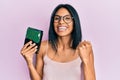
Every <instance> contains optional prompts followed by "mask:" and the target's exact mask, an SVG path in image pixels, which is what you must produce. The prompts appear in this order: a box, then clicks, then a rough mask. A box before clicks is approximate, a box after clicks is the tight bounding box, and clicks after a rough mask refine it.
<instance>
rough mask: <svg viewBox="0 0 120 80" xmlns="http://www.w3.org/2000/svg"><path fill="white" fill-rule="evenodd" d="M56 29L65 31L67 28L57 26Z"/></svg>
mask: <svg viewBox="0 0 120 80" xmlns="http://www.w3.org/2000/svg"><path fill="white" fill-rule="evenodd" d="M57 29H58V31H65V30H66V29H67V27H66V26H59V27H58V28H57Z"/></svg>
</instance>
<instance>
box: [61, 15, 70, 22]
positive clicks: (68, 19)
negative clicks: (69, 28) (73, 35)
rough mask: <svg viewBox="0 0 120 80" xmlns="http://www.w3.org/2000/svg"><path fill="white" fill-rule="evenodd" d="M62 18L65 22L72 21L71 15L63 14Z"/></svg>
mask: <svg viewBox="0 0 120 80" xmlns="http://www.w3.org/2000/svg"><path fill="white" fill-rule="evenodd" d="M63 20H64V21H65V22H66V23H70V22H71V21H72V17H71V16H69V15H67V16H64V17H63Z"/></svg>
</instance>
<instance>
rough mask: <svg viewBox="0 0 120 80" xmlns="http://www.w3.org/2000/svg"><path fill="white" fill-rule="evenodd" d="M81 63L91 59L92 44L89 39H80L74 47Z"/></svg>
mask: <svg viewBox="0 0 120 80" xmlns="http://www.w3.org/2000/svg"><path fill="white" fill-rule="evenodd" d="M76 51H77V53H78V55H79V56H80V58H81V60H82V62H83V63H89V62H91V61H93V50H92V45H91V43H90V42H89V41H85V40H84V41H82V42H80V43H79V45H78V46H77V49H76Z"/></svg>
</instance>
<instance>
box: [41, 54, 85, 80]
mask: <svg viewBox="0 0 120 80" xmlns="http://www.w3.org/2000/svg"><path fill="white" fill-rule="evenodd" d="M43 61H44V68H43V80H83V79H82V70H81V63H82V61H81V59H80V58H79V57H78V58H77V59H75V60H73V61H69V62H64V63H62V62H57V61H54V60H52V59H50V58H49V57H48V56H47V54H46V55H45V56H44V59H43Z"/></svg>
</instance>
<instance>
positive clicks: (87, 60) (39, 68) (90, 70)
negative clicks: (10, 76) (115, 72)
mask: <svg viewBox="0 0 120 80" xmlns="http://www.w3.org/2000/svg"><path fill="white" fill-rule="evenodd" d="M56 15H59V16H65V15H70V13H69V12H68V11H67V10H66V9H65V8H61V9H59V10H58V11H57V13H56ZM59 26H66V27H67V29H66V30H63V31H60V30H59V29H58V27H59ZM54 29H55V32H56V33H57V35H58V51H57V53H56V52H55V51H54V50H53V49H52V46H51V44H49V43H48V49H47V52H49V53H47V54H46V45H47V41H43V42H42V43H41V47H40V50H39V54H37V55H36V65H35V67H34V65H33V54H34V53H35V52H36V51H37V46H36V45H35V44H34V43H33V44H32V41H30V42H28V43H26V44H25V45H24V46H23V48H22V49H21V54H22V56H23V57H24V58H25V60H26V63H27V66H28V69H29V72H30V76H31V79H32V80H42V76H43V73H42V72H43V65H44V62H43V58H44V56H45V55H47V56H48V57H49V58H50V59H52V60H54V61H57V62H62V63H63V62H69V61H72V60H74V59H77V58H78V57H80V58H81V60H82V67H83V73H84V80H96V78H95V70H94V56H93V50H92V45H91V43H90V42H89V41H82V42H80V43H79V45H78V46H77V48H76V50H74V49H72V48H71V45H70V44H71V32H72V30H73V21H71V22H70V23H68V24H67V23H65V22H64V21H63V19H61V20H60V21H59V22H58V23H54ZM29 45H30V46H29ZM27 46H29V47H27Z"/></svg>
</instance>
